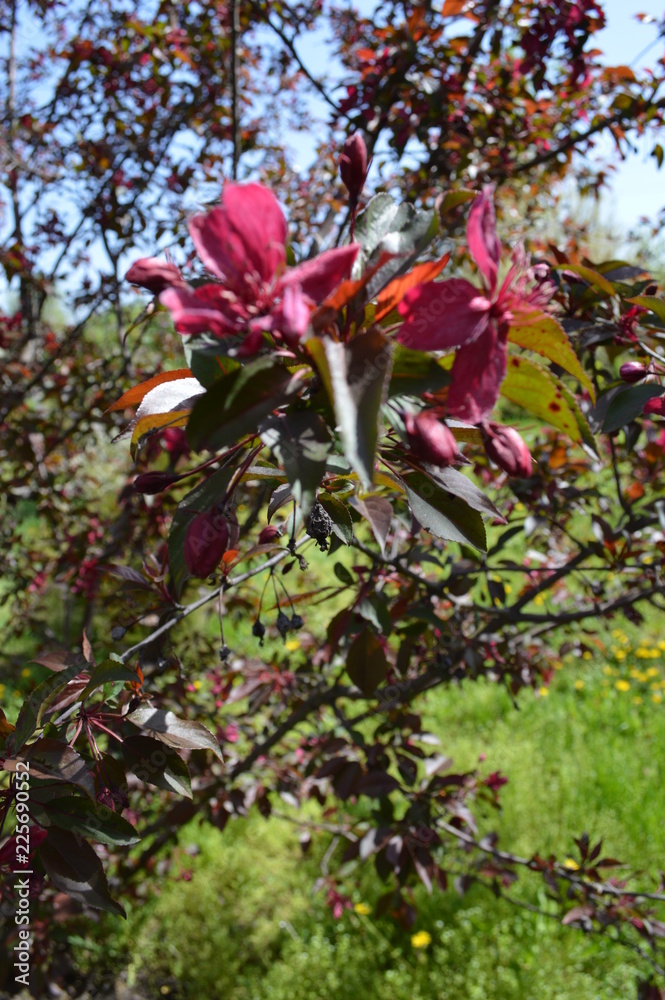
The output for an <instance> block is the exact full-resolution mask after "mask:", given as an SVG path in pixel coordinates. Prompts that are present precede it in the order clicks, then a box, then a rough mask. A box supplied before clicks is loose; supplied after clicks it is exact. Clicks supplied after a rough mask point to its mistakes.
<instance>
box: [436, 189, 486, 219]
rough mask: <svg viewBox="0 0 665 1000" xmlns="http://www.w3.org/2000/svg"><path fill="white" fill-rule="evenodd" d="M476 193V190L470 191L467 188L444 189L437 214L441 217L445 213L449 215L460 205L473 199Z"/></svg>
mask: <svg viewBox="0 0 665 1000" xmlns="http://www.w3.org/2000/svg"><path fill="white" fill-rule="evenodd" d="M477 193H478V192H477V191H470V190H468V188H458V189H456V190H454V191H446V193H445V194H444V196H443V200H442V201H441V204H440V206H439V215H440V216H441V217H442V218H443V216H445V215H450V213H451V212H452V211H454V209H456V208H458V207H459V206H460V205H465V204H466V203H467V202H469V201H473V200H474V198H475V197H476V195H477Z"/></svg>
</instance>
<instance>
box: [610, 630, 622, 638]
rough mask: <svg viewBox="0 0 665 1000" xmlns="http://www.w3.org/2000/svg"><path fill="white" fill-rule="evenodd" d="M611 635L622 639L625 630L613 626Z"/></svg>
mask: <svg viewBox="0 0 665 1000" xmlns="http://www.w3.org/2000/svg"><path fill="white" fill-rule="evenodd" d="M611 635H612V638H613V639H620V638H621V636H622V635H623V632H622V631H621V629H620V628H613V629H612V632H611Z"/></svg>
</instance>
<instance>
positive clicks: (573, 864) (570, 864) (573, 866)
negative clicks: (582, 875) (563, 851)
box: [563, 858, 580, 872]
mask: <svg viewBox="0 0 665 1000" xmlns="http://www.w3.org/2000/svg"><path fill="white" fill-rule="evenodd" d="M563 867H564V868H567V869H568V871H571V872H577V871H579V868H580V866H579V865H578V863H577V861H575V860H574V859H573V858H566V860H565V861H564V863H563Z"/></svg>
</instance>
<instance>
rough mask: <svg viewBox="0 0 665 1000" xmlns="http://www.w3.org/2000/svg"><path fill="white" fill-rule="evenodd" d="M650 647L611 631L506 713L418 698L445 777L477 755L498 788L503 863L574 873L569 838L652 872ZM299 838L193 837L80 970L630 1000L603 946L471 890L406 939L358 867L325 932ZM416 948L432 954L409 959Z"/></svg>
mask: <svg viewBox="0 0 665 1000" xmlns="http://www.w3.org/2000/svg"><path fill="white" fill-rule="evenodd" d="M645 634H651V635H652V637H654V638H653V639H652V640H649V641H644V639H643V636H644V635H645ZM655 636H657V628H656V623H655V622H649V623H648V627H646V628H645V627H644V626H643V627H642V628H641V629H640V630H639V631H638V630H636V629H633V628H631V627H630V626H627V627H626V628H625V629H624V628H622V627H617V628H614V629H613V630H612V631H611V632H608V633H607V635H606V637H605V641H604V642H603V643H601V648H599V649H598V652H597V653H596V654H595V655H594V656H590V657H588V658H586V659H578V660H574V661H572V660H571V661H570V662H564V663H563V664H562V667H561V670H560V671H558V672H557V673H556V675H555V677H554V679H553V682H552V684H551V686H550V688H549V689H548V690H545V689H543V690H542V691H541V692H539V693H536V694H534V693H532V692H529V691H525V692H523V693H522V694H521V695H520V697H519V699H518V705H519V707H518V709H516V708H515V707H514V706H513V704H512V701H511V699H510V698H509V697H508V695H507V694H506V692H505V691H504V690H503V689H500V688H498V687H496V686H492V685H489V684H484V683H480V684H478V683H476V684H463V685H461V686H456V687H451V688H449V689H446V690H442V691H438V692H436V693H435V694H431V695H429V696H428V701H427V705H426V708H427V712H426V718H427V724H428V726H429V727H430V729H431V731H432V732H434V733H436V734H437V735H438V736H439V738H440V739H441V743H442V750H443V751H444V752H445V753H447V754H449V755H450V756H452V757H453V758H454V760H455V763H456V765H457V766H459V767H462V768H464V767H473V766H475V764H476V763H477V760H478V755H479V754H481V753H482V754H485V755H486V759H485V760H484V762H483V765H482V766H483V768H484V769H490V770H500V771H501V772H502V773H503V774H504V775H505V776H506V777H508V779H509V783H508V785H507V786H506V787H505V788H504V789H503V790H502V802H503V812H502V813H501V814H500V815H499V814H493V815H492V816H491V817H488V822H490V823H492V824H493V826H495V827H496V828H497V829H498V831H499V833H500V837H501V843H502V845H504V846H506V847H509V848H510V849H511V850H514V851H515V852H518V853H523V854H527V855H529V854H531V853H533V852H535V851H538V852H539V853H541V854H543V853H545V854H546V853H547V852H549V851H550V850H551V851H554V852H556V853H557V854H558V855H559V856H560V857H562V856H565V855H566V854H569V855H570V856H571V857H573V858H574V857H575V846H574V844H573V838H574V837H576V836H579V835H580V834H581V833H582V832H583V830H586V831H587V832H588V833H589V835H590V837H591V838H592V839H598V838H600V837H601V836H602V837H603V838H604V851H603V853H604V854H607V855H612V856H614V857H618V858H619V859H620V860H622V861H624V862H625V863H626V865H627V866H628V869H627V870H633V869H635V868H646V869H649V870H651V871H652V872H657V871H658V870H659V868H661V867H662V859H663V817H664V816H665V785H664V783H663V781H662V769H663V764H662V757H663V751H664V750H665V700H664V699H665V642H663V641H662V640H661V641H659V640H658V639H657V638H655ZM297 834H298V830H297V827H294V826H293V825H292V824H289V823H286V822H284V821H283V820H278V819H271V820H269V821H265V820H263V819H261V818H259V817H253V818H251V819H249V820H242V821H241V820H239V821H236V822H234V823H232V824H230V826H229V827H227V829H226V831H225V832H224V834H220V833H219V832H218V831H216V830H213V829H210V828H209V827H203V826H199V825H198V824H196V823H194V824H191V825H190V826H189V827H188V828H186V829H185V830H183V831H182V834H181V837H180V845H179V848H178V850H177V852H176V856H175V862H174V864H173V865H172V867H171V869H170V871H169V875H168V877H164V878H163V879H161V880H158V882H157V884H156V888H154V889H151V890H149V893H148V898H146V899H145V900H144V901H142V902H141V904H140V905H135V906H134V907H133V908H132V909H131V910H130V912H129V919H128V921H127V922H126V923H125V922H122V921H118V920H113V919H105V920H104V922H103V926H102V930H103V933H101V934H100V932H99V931H96V932H95V934H94V937H93V936H92V935H87V934H86V935H85V938H82V939H81V942H80V947H79V952H78V953H79V956H80V959H81V962H82V964H84V965H86V964H87V965H92V966H101V965H103V964H104V962H105V961H107V960H108V957H109V954H110V956H113V957H114V964H115V965H116V967H117V964H122V963H126V964H128V973H129V978H130V983H131V982H132V981H134V982H136V983H138V984H142V985H143V986H144V988H146V989H147V990H148V992H149V995H151V996H152V995H155V996H157V995H164V996H167V995H170V996H174V997H177V996H183V997H201V998H207V997H210V998H212V997H219V996H223V997H224V998H225V1000H281V998H284V1000H287V998H288V1000H300V998H301V997H302V998H303V1000H305V998H320V1000H356V998H357V997H360V996H365V997H369V998H374V997H376V998H381V1000H421V998H422V1000H431V998H433V997H436V998H440V1000H469V998H472V1000H473V998H477V1000H485V998H488V1000H493V998H496V1000H499V998H501V1000H513V998H514V1000H525V998H528V1000H549V998H554V997H556V998H557V1000H560V998H564V1000H565V998H570V1000H579V998H598V1000H601V998H602V1000H605V998H607V1000H610V998H612V1000H614V998H617V997H626V998H630V997H635V996H636V995H637V994H636V982H637V979H638V977H639V976H640V975H643V974H645V973H646V972H647V968H646V966H645V964H644V963H642V962H641V960H640V959H639V958H637V957H636V956H635V955H633V954H632V952H629V951H626V950H625V949H622V948H619V947H617V946H614V945H612V944H611V942H610V941H608V940H606V939H605V938H603V937H593V938H589V937H586V936H584V935H583V934H581V933H580V932H579V931H576V930H573V929H570V928H565V927H562V926H560V925H559V924H558V922H557V921H556V920H551V919H549V918H547V917H544V916H538V915H534V914H532V913H528V912H525V911H523V910H520V909H517V908H515V907H514V906H511V905H510V904H509V903H508V902H505V901H502V900H497V899H495V898H494V897H493V896H492V895H491V894H490V893H489V892H487V891H486V890H484V889H482V888H481V887H474V888H472V889H471V890H470V891H469V892H468V893H467V895H466V896H464V897H459V896H458V895H457V894H456V892H455V891H454V890H453V889H451V890H450V891H449V892H448V893H446V894H442V893H435V894H433V895H432V896H429V897H428V896H427V894H426V893H425V891H424V889H418V890H417V891H416V893H415V896H416V901H417V905H418V908H419V916H418V921H417V923H416V926H415V927H414V928H413V930H412V931H409V932H407V931H405V930H403V929H401V928H398V927H397V926H395V925H394V923H393V922H392V921H391V920H390V919H386V918H376V917H375V916H374V904H375V902H376V900H377V899H378V897H379V896H380V895H382V893H383V892H384V891H385V887H384V886H383V885H382V883H380V881H379V879H378V877H377V876H376V874H375V873H374V871H373V869H371V868H370V867H368V868H367V870H366V872H365V873H364V874H363V881H362V888H361V891H360V893H359V894H356V895H355V896H354V903H355V904H356V906H357V910H356V909H348V910H346V911H345V912H344V914H343V915H342V916H341V918H340V919H338V920H335V919H334V917H333V916H332V913H331V911H330V909H329V908H328V907H327V906H326V903H325V891H318V892H315V891H314V884H315V881H316V878H317V876H318V875H319V874H320V873H319V869H318V859H319V858H320V856H321V853H322V852H323V850H324V849H325V847H326V846H327V842H325V843H324V842H323V841H321V842H316V841H315V843H314V845H313V850H312V854H311V856H308V857H307V858H305V859H303V860H300V859H299V848H298V839H297ZM521 883H523V884H518V886H517V887H516V888H517V892H516V895H517V896H518V897H519V898H522V899H528V900H530V901H531V902H532V903H535V904H538V905H543V904H546V900H545V896H544V892H543V890H542V888H541V887H540V886H539V884H537V883H536V881H535V880H534V881H533V882H532V883H530V882H528V881H525V880H524V876H522V879H521ZM422 931H425V932H427V935H429V937H430V939H431V940H429V943H427V944H425V946H421V947H417V944H422V942H423V941H427V938H426V937H423V936H421V937H420V938H416V939H415V942H416V943H415V944H414V941H413V940H412V935H413V934H417V933H418V932H422ZM109 948H110V949H111V951H110V953H109ZM104 955H106V959H105V958H104Z"/></svg>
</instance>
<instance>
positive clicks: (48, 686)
mask: <svg viewBox="0 0 665 1000" xmlns="http://www.w3.org/2000/svg"><path fill="white" fill-rule="evenodd" d="M86 666H88V664H87V663H85V662H84V660H83V659H81V660H80V661H79V660H78V659H77V661H76V662H75V663H71V664H70V665H69V666H68V667H65V669H64V670H60V671H59V672H58V673H57V674H54V675H53V676H51V677H47V678H46V680H44V681H42V683H41V684H38V685H37V687H36V688H35V690H34V691H33V692H32V693H31V694H30V695H29V696H28V699H27V701H25V702H23V705H22V706H21V711H20V712H19V714H18V719H17V720H16V729H15V731H14V732H13V733H12V734H11V736H10V737H8V739H7V749H8V750H10V752H11V753H18V751H19V750H20V749H21V747H22V746H24V745H25V743H26V742H27V740H29V739H30V737H31V736H32V734H33V733H34V732H35V730H36V729H37V728H38V726H39V724H40V721H41V719H42V718H43V716H44V714H45V712H46V711H47V709H48V707H49V705H50V704H51V703H52V702H54V701H55V699H56V698H57V697H58V695H59V694H60V692H61V691H62V690H63V689H64V688H65V687H66V686H67V684H68V683H69V681H71V680H73V679H74V677H78V675H79V674H80V673H81V671H82V670H84V669H85V667H86Z"/></svg>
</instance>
